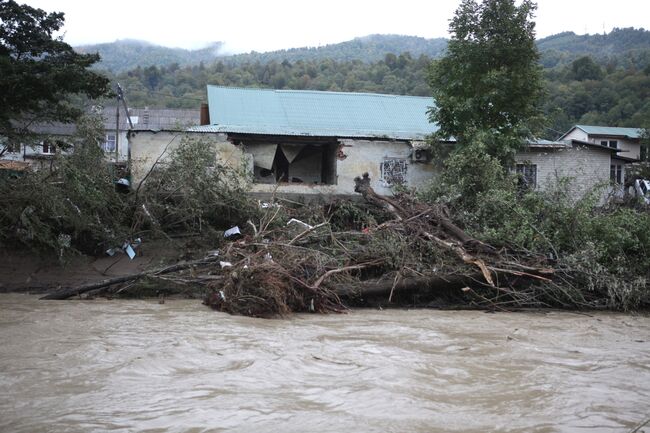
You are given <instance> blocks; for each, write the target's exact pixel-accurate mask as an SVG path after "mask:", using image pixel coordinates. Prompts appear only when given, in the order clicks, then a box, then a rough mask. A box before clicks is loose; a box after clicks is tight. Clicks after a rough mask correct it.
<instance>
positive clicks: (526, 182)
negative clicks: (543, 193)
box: [515, 164, 537, 189]
mask: <svg viewBox="0 0 650 433" xmlns="http://www.w3.org/2000/svg"><path fill="white" fill-rule="evenodd" d="M515 169H516V172H517V174H518V175H519V187H520V188H523V189H535V188H536V187H537V165H536V164H517V165H516V167H515Z"/></svg>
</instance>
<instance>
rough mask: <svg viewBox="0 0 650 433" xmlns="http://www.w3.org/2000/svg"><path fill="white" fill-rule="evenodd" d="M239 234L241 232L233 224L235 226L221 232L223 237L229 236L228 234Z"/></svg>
mask: <svg viewBox="0 0 650 433" xmlns="http://www.w3.org/2000/svg"><path fill="white" fill-rule="evenodd" d="M240 234H241V231H239V227H238V226H235V227H232V228H229V229H228V230H226V231H225V232H223V237H224V238H229V237H230V236H234V235H240Z"/></svg>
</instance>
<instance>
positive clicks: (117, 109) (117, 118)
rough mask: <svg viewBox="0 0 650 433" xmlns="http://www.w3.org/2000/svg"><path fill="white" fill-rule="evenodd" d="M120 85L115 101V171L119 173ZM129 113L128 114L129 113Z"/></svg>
mask: <svg viewBox="0 0 650 433" xmlns="http://www.w3.org/2000/svg"><path fill="white" fill-rule="evenodd" d="M121 93H122V92H121V89H120V85H119V84H118V85H117V100H116V101H115V172H116V173H117V160H118V158H119V157H120V151H119V149H120V94H121ZM127 115H128V114H127Z"/></svg>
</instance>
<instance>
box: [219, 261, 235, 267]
mask: <svg viewBox="0 0 650 433" xmlns="http://www.w3.org/2000/svg"><path fill="white" fill-rule="evenodd" d="M219 266H221V269H223V268H229V267H231V266H232V263H230V262H219Z"/></svg>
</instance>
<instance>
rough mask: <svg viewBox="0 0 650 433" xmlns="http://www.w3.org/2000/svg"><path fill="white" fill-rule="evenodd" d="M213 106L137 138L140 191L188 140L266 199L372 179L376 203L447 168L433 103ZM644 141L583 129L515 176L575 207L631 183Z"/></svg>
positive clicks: (221, 97)
mask: <svg viewBox="0 0 650 433" xmlns="http://www.w3.org/2000/svg"><path fill="white" fill-rule="evenodd" d="M208 101H209V105H208V108H207V111H206V112H205V113H204V115H203V116H202V117H203V121H202V122H201V123H202V124H201V125H200V126H197V127H192V128H189V129H185V130H181V129H169V130H159V131H152V130H145V129H142V130H140V131H136V132H134V133H132V134H131V137H130V139H129V141H130V146H131V161H132V179H133V181H134V182H135V183H138V182H139V181H141V180H142V179H143V177H144V176H145V175H146V173H147V172H148V171H149V170H150V169H151V167H152V165H153V164H154V162H155V161H158V160H159V161H164V159H165V158H166V157H167V155H168V154H169V152H170V151H171V149H173V148H174V147H175V146H177V145H178V144H179V143H180V142H181V141H182V140H183V139H184V138H187V137H201V138H203V139H205V140H210V141H212V142H213V143H214V144H215V148H216V149H217V154H216V158H217V159H218V160H220V161H221V162H224V163H227V164H230V165H232V166H235V167H244V169H245V171H247V172H248V174H249V176H250V178H251V179H252V180H253V183H252V188H251V189H252V192H253V193H259V194H271V193H277V194H284V195H295V196H303V197H306V196H313V195H318V196H321V197H325V198H327V197H328V196H337V195H345V196H347V195H353V194H354V178H355V177H357V176H360V175H361V174H363V173H365V172H368V173H369V174H370V178H371V179H372V186H373V188H374V189H375V190H376V191H377V192H378V193H380V194H391V193H392V191H393V187H394V186H396V185H403V186H406V187H409V188H410V187H416V188H417V187H419V186H422V185H424V184H425V183H427V182H430V181H431V180H432V179H433V178H435V176H436V175H437V174H438V173H439V170H440V167H441V164H440V162H439V161H434V160H432V159H431V157H430V154H429V151H428V150H427V149H426V146H425V140H426V137H427V136H429V135H430V134H432V133H434V132H435V131H436V130H437V126H436V125H435V124H432V123H430V122H429V119H428V115H427V112H428V110H429V107H430V106H431V105H432V104H433V100H432V99H431V98H426V97H424V98H423V97H412V96H397V95H381V94H368V93H343V92H318V91H297V90H271V89H250V88H229V87H219V86H208ZM638 137H639V131H638V130H636V129H633V128H603V127H588V126H584V125H577V126H576V127H574V128H572V130H571V131H569V132H567V133H566V134H564V135H563V137H561V139H560V140H558V141H544V140H538V141H535V142H531V143H529V144H528V145H527V146H526V147H525V148H524V149H522V150H521V151H520V152H519V153H518V154H517V155H516V162H517V166H516V170H517V172H519V173H520V174H521V176H522V178H523V179H525V181H526V183H528V184H529V186H530V187H532V188H535V189H544V188H547V187H549V186H550V185H552V184H554V183H555V182H556V181H557V180H558V179H560V178H570V179H571V181H570V182H569V183H568V187H569V190H570V193H571V195H572V196H573V197H575V198H576V199H577V198H579V197H581V196H583V195H584V194H585V193H587V192H589V191H592V190H593V189H594V188H596V187H598V186H601V185H605V184H608V183H609V182H612V183H613V184H615V183H619V184H622V183H623V181H624V165H625V164H626V163H627V162H630V161H635V160H638V158H639V153H640V147H639V140H638ZM605 141H606V143H605ZM612 191H613V190H612ZM612 191H610V192H612Z"/></svg>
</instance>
